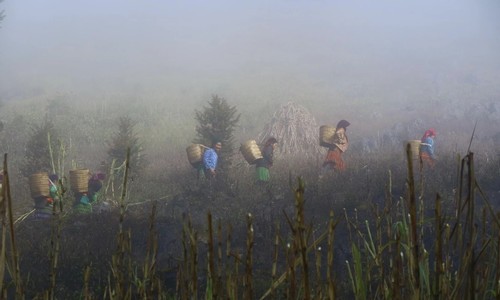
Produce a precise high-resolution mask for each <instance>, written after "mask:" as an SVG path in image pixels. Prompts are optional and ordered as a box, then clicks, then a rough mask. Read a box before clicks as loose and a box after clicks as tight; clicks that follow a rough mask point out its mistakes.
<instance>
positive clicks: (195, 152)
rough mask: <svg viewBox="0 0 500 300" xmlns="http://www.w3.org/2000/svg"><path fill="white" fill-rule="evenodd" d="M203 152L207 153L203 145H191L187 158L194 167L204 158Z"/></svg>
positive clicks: (187, 150) (187, 151)
mask: <svg viewBox="0 0 500 300" xmlns="http://www.w3.org/2000/svg"><path fill="white" fill-rule="evenodd" d="M203 152H205V146H203V145H201V144H191V145H189V146H188V147H187V148H186V153H187V157H188V160H189V163H190V164H192V165H194V164H195V163H197V162H200V161H201V160H202V158H203Z"/></svg>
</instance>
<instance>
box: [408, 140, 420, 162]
mask: <svg viewBox="0 0 500 300" xmlns="http://www.w3.org/2000/svg"><path fill="white" fill-rule="evenodd" d="M408 144H410V150H411V157H412V158H413V159H418V158H419V154H420V140H409V141H406V142H405V153H406V145H408Z"/></svg>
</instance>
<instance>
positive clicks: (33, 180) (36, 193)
mask: <svg viewBox="0 0 500 300" xmlns="http://www.w3.org/2000/svg"><path fill="white" fill-rule="evenodd" d="M29 184H30V192H31V197H32V198H36V197H49V196H50V192H49V174H48V173H45V172H40V173H35V174H33V175H31V176H30V178H29Z"/></svg>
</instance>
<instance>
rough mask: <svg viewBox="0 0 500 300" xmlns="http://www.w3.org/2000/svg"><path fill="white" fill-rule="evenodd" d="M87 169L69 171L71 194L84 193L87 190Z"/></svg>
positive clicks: (88, 173) (88, 174)
mask: <svg viewBox="0 0 500 300" xmlns="http://www.w3.org/2000/svg"><path fill="white" fill-rule="evenodd" d="M89 176H90V171H89V169H75V170H70V171H69V184H70V186H71V190H72V191H73V193H86V192H88V190H89Z"/></svg>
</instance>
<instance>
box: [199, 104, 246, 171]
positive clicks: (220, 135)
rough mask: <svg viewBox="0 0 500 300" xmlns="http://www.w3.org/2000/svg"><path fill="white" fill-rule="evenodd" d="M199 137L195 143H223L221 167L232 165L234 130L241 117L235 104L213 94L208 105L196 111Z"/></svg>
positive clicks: (220, 156) (220, 158) (209, 144)
mask: <svg viewBox="0 0 500 300" xmlns="http://www.w3.org/2000/svg"><path fill="white" fill-rule="evenodd" d="M195 113H196V116H195V119H196V121H197V122H198V125H197V126H196V133H197V137H196V139H195V140H194V142H195V143H201V144H204V145H208V146H212V144H213V143H214V142H216V141H220V142H221V143H222V150H221V153H220V155H219V168H221V169H224V168H225V167H229V166H230V165H231V155H232V154H233V152H234V137H233V132H234V129H235V127H236V126H237V124H238V121H239V119H240V114H238V113H237V110H236V107H235V106H230V105H229V104H228V103H227V101H226V99H224V98H222V97H219V96H217V95H214V96H212V99H211V100H210V101H209V102H208V106H205V107H203V110H201V111H198V110H196V111H195Z"/></svg>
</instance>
